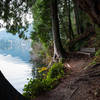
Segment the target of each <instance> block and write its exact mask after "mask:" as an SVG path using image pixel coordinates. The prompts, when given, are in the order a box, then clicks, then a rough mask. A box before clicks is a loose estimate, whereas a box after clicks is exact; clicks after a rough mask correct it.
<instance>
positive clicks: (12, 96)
mask: <svg viewBox="0 0 100 100" xmlns="http://www.w3.org/2000/svg"><path fill="white" fill-rule="evenodd" d="M0 100H28V99H26V98H25V97H23V96H22V95H21V94H20V93H19V92H18V91H17V90H16V89H15V88H14V87H13V86H12V85H11V84H10V83H9V82H8V80H7V79H6V78H5V77H4V76H3V74H2V73H1V71H0Z"/></svg>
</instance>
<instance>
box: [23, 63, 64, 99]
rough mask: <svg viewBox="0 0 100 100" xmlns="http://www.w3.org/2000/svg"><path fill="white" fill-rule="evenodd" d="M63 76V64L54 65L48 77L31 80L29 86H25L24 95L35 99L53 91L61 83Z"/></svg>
mask: <svg viewBox="0 0 100 100" xmlns="http://www.w3.org/2000/svg"><path fill="white" fill-rule="evenodd" d="M43 69H44V68H43ZM43 71H44V70H43ZM63 75H64V69H63V64H62V63H54V64H53V65H52V67H51V68H50V69H49V71H48V73H47V75H46V77H44V78H43V77H42V78H41V77H40V78H37V79H30V81H29V82H28V84H27V85H25V86H24V93H23V95H24V96H26V97H29V98H34V97H36V96H38V95H40V94H41V93H42V92H45V91H49V90H51V89H53V88H54V87H55V86H56V85H57V84H58V83H59V79H60V78H61V77H62V76H63Z"/></svg>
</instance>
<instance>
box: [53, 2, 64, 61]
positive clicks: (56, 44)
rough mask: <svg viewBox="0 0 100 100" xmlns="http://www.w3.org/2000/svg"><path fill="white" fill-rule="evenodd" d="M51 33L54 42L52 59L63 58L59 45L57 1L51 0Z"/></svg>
mask: <svg viewBox="0 0 100 100" xmlns="http://www.w3.org/2000/svg"><path fill="white" fill-rule="evenodd" d="M51 14H52V32H53V41H54V59H59V58H65V55H66V54H65V51H64V48H63V46H62V44H61V40H60V33H59V20H58V8H57V0H51Z"/></svg>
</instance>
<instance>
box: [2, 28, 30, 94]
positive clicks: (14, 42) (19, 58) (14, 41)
mask: <svg viewBox="0 0 100 100" xmlns="http://www.w3.org/2000/svg"><path fill="white" fill-rule="evenodd" d="M30 44H31V41H30V40H22V39H19V38H18V36H17V35H16V36H14V35H12V34H10V33H7V32H6V31H5V30H3V31H0V70H1V71H2V73H3V74H4V76H5V77H6V78H7V80H8V81H9V82H10V83H11V84H12V85H13V86H14V87H15V88H16V89H17V90H18V91H19V92H20V93H22V92H23V88H24V85H25V84H26V83H27V82H28V81H27V78H32V65H31V64H30V63H29V61H30V53H29V51H30V49H31V48H30Z"/></svg>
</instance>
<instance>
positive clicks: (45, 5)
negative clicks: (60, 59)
mask: <svg viewBox="0 0 100 100" xmlns="http://www.w3.org/2000/svg"><path fill="white" fill-rule="evenodd" d="M49 1H50V0H49ZM49 1H46V0H36V2H35V4H34V5H33V7H32V12H33V19H34V23H33V29H34V31H33V32H32V34H31V39H32V40H33V41H37V42H39V41H40V42H41V43H42V44H43V45H44V46H45V47H48V46H49V44H50V41H51V39H52V35H51V31H52V26H51V15H50V2H49Z"/></svg>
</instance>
